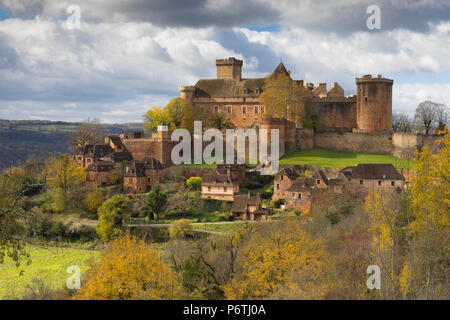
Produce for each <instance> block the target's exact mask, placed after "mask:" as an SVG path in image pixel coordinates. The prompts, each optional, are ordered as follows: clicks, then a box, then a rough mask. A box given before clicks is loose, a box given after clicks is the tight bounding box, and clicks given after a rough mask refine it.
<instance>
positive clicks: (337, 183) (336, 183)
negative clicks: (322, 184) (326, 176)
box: [328, 179, 345, 186]
mask: <svg viewBox="0 0 450 320" xmlns="http://www.w3.org/2000/svg"><path fill="white" fill-rule="evenodd" d="M344 184H345V181H344V180H342V179H330V180H328V185H330V186H341V185H344Z"/></svg>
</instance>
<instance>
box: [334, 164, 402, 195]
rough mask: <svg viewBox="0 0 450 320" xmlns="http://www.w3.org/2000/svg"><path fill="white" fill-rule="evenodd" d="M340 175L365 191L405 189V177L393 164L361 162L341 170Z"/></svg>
mask: <svg viewBox="0 0 450 320" xmlns="http://www.w3.org/2000/svg"><path fill="white" fill-rule="evenodd" d="M339 175H340V177H342V178H343V179H346V180H347V182H348V183H349V184H350V185H351V186H353V187H356V188H359V189H362V190H364V191H369V192H370V191H374V190H380V191H381V190H403V189H404V185H405V178H404V177H403V175H402V174H400V173H399V172H398V171H397V169H395V167H394V166H393V165H392V164H390V163H389V164H380V163H360V164H358V165H357V166H353V167H347V168H344V169H342V170H341V171H340V172H339Z"/></svg>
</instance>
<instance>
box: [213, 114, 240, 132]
mask: <svg viewBox="0 0 450 320" xmlns="http://www.w3.org/2000/svg"><path fill="white" fill-rule="evenodd" d="M209 126H210V127H212V128H216V129H218V130H219V131H222V132H223V131H225V130H226V129H233V128H234V124H233V122H231V119H230V117H229V116H228V114H226V113H225V112H219V113H213V114H212V115H211V117H210V119H209Z"/></svg>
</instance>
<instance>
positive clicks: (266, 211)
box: [253, 208, 270, 215]
mask: <svg viewBox="0 0 450 320" xmlns="http://www.w3.org/2000/svg"><path fill="white" fill-rule="evenodd" d="M269 213H270V211H269V209H266V208H261V209H258V210H255V211H253V214H255V215H269Z"/></svg>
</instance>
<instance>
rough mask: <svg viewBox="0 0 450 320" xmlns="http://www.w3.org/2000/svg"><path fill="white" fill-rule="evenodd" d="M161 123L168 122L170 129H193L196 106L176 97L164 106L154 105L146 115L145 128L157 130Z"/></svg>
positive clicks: (150, 130) (147, 130)
mask: <svg viewBox="0 0 450 320" xmlns="http://www.w3.org/2000/svg"><path fill="white" fill-rule="evenodd" d="M161 123H164V124H166V125H167V126H168V127H169V130H175V129H178V128H184V129H187V130H189V131H192V130H193V129H194V108H193V107H192V105H191V104H190V103H189V101H187V100H186V99H184V98H174V99H172V100H171V101H170V102H169V103H168V104H167V105H166V106H165V107H164V108H161V107H159V106H153V107H152V108H151V109H150V110H148V111H147V113H146V114H145V115H144V130H145V131H146V132H155V131H156V129H157V127H158V126H159V125H160V124H161Z"/></svg>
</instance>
